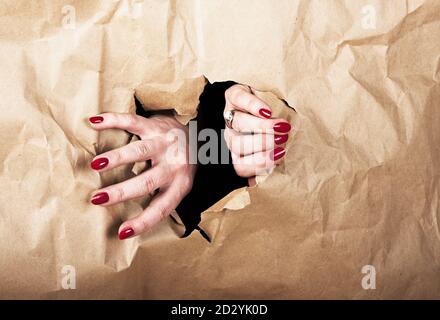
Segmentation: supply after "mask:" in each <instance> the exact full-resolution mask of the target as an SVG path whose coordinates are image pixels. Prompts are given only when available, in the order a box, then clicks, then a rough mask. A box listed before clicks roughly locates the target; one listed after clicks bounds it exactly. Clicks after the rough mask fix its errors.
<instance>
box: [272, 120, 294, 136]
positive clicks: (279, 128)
mask: <svg viewBox="0 0 440 320" xmlns="http://www.w3.org/2000/svg"><path fill="white" fill-rule="evenodd" d="M291 128H292V127H291V126H290V124H289V123H288V122H278V123H276V124H275V125H274V126H273V130H274V131H276V132H280V133H287V132H289V131H290V129H291Z"/></svg>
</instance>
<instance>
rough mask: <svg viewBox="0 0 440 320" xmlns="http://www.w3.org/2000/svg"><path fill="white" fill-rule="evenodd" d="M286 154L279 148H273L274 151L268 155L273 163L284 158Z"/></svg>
mask: <svg viewBox="0 0 440 320" xmlns="http://www.w3.org/2000/svg"><path fill="white" fill-rule="evenodd" d="M285 154H286V150H284V148H281V147H277V148H275V150H274V151H273V152H272V153H271V154H270V157H271V159H272V160H273V161H277V160H279V159H281V158H282V157H284V155H285Z"/></svg>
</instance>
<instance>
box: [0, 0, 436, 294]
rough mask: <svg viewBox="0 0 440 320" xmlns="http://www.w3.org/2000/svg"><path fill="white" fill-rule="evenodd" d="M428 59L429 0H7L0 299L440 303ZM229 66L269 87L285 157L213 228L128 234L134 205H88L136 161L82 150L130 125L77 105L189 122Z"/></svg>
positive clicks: (109, 140) (231, 76) (2, 47)
mask: <svg viewBox="0 0 440 320" xmlns="http://www.w3.org/2000/svg"><path fill="white" fill-rule="evenodd" d="M439 65H440V2H439V1H436V0H432V1H430V0H407V1H405V0H388V1H381V0H368V1H367V0H356V1H351V0H350V1H349V0H345V1H343V0H328V1H318V0H296V1H295V0H280V1H269V0H266V1H263V0H261V1H250V0H245V1H238V0H237V1H233V0H227V1H216V0H210V1H201V0H193V1H176V0H175V1H172V0H170V1H165V0H151V1H149V0H145V1H112V0H102V1H92V0H89V1H86V0H84V1H75V0H71V1H67V0H66V1H61V0H56V1H24V0H3V1H2V2H1V3H0V76H1V78H0V97H1V98H0V114H1V127H0V136H1V141H2V143H1V146H0V186H1V187H0V188H1V192H0V239H1V240H0V246H1V248H0V252H1V259H0V298H58V299H59V298H63V299H74V298H98V299H99V298H148V299H160V298H231V299H234V298H268V299H275V298H356V299H358V298H362V299H370V298H440V281H438V279H439V277H440V233H439V170H438V169H439V165H440V163H439V160H440V159H439V157H440V147H439V146H440V126H439V123H440V112H439V107H440V106H439V103H440V87H439V77H440V71H439V70H440V67H439ZM226 80H233V81H236V82H240V83H244V84H247V85H250V86H252V87H253V88H255V89H256V90H257V91H258V92H266V93H267V96H268V97H269V98H268V99H275V98H274V97H276V99H278V100H279V101H278V102H279V103H278V106H279V107H277V106H274V109H275V113H276V114H277V115H283V116H285V117H287V118H288V119H289V120H290V121H291V122H292V123H293V126H294V128H295V129H294V134H293V136H292V137H291V139H289V142H288V145H287V154H286V157H285V161H284V163H283V164H282V165H281V166H279V167H278V168H277V169H276V170H275V171H274V172H273V173H272V174H270V175H269V176H267V177H265V179H262V180H261V181H260V183H259V184H258V185H257V186H256V187H252V188H246V189H243V190H239V191H235V194H232V195H231V196H230V199H226V200H227V201H225V200H223V204H222V205H221V207H218V206H217V208H216V206H215V205H214V206H213V208H212V210H208V211H207V212H205V213H204V214H203V215H202V223H201V227H202V228H203V229H204V230H205V231H206V232H207V233H208V234H209V236H210V237H211V238H212V242H211V243H208V242H207V241H206V240H205V239H203V238H202V237H201V235H200V234H199V233H198V232H194V233H193V234H192V235H191V236H190V237H189V238H185V239H181V238H180V231H179V230H180V229H181V227H182V226H181V225H179V223H176V221H174V220H172V219H168V220H167V221H164V222H163V223H161V224H160V225H159V226H157V227H156V228H155V229H154V230H153V231H152V232H150V233H148V234H145V235H143V236H141V237H137V238H134V239H130V240H127V241H119V240H118V239H117V228H118V226H119V224H120V223H121V221H123V220H125V219H127V218H128V217H130V216H133V215H136V214H139V213H140V212H141V210H142V204H141V203H140V202H135V201H133V202H129V203H125V204H123V205H117V206H113V207H110V208H102V207H95V206H92V205H90V204H89V202H88V200H89V198H90V195H91V194H92V192H93V191H94V190H96V189H98V188H100V187H101V186H102V185H108V184H111V183H114V182H115V181H121V180H124V179H126V178H127V177H129V176H131V175H133V173H132V168H121V169H118V170H113V171H112V172H110V173H106V174H104V175H101V176H100V175H99V174H97V173H96V172H93V171H92V170H90V169H89V162H90V160H91V159H92V158H93V156H94V155H96V154H97V153H101V152H103V151H105V150H109V149H111V148H114V147H117V146H121V145H123V144H126V143H128V142H129V141H130V140H129V139H130V137H129V136H128V135H127V134H125V133H122V132H118V131H107V132H104V133H100V134H99V135H98V133H97V132H95V131H94V130H92V129H91V128H90V126H89V125H88V122H87V118H88V117H90V116H92V115H95V114H97V113H100V112H104V111H115V112H134V96H136V97H137V98H138V99H139V100H140V101H141V102H142V104H143V105H144V106H145V107H146V108H148V109H175V110H176V111H177V113H178V114H179V117H180V118H181V119H182V121H188V120H189V119H191V118H193V117H194V116H195V115H196V112H197V110H196V109H197V103H198V98H199V96H200V94H201V92H202V90H203V87H204V85H205V83H206V81H210V82H216V81H226ZM276 99H275V100H276ZM282 101H285V102H286V103H287V104H288V105H289V106H291V107H292V108H294V109H295V111H296V112H294V111H293V109H291V108H288V107H286V105H285V104H284V103H282ZM268 103H269V101H268ZM235 195H236V196H238V197H242V198H239V200H235V202H234V199H236V198H235ZM228 203H229V206H228V205H227V204H228ZM240 204H241V205H240ZM225 206H226V207H225ZM222 208H223V209H222ZM228 208H229V209H228ZM231 209H234V210H231ZM66 266H71V267H73V268H74V270H75V279H76V282H75V289H65V286H64V285H63V281H64V280H65V277H66V276H67V275H68V273H69V272H68V271H69V270H70V269H69V268H67V269H66ZM364 266H372V267H374V270H375V275H376V282H375V289H374V290H366V289H365V288H364V287H363V279H364V277H365V276H368V274H367V273H363V271H365V269H364ZM369 270H371V269H369ZM70 275H72V274H70Z"/></svg>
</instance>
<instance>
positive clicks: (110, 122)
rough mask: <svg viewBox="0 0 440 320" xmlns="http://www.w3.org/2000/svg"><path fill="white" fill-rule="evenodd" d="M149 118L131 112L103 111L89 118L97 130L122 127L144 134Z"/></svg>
mask: <svg viewBox="0 0 440 320" xmlns="http://www.w3.org/2000/svg"><path fill="white" fill-rule="evenodd" d="M148 121H149V120H148V119H147V118H144V117H141V116H138V115H135V114H130V113H115V112H109V113H102V114H99V115H97V116H94V117H91V118H89V122H90V124H91V126H92V127H93V128H94V129H96V130H105V129H121V130H125V131H128V132H131V133H133V134H135V135H138V136H142V135H143V133H144V131H145V128H146V127H148V125H147V123H148Z"/></svg>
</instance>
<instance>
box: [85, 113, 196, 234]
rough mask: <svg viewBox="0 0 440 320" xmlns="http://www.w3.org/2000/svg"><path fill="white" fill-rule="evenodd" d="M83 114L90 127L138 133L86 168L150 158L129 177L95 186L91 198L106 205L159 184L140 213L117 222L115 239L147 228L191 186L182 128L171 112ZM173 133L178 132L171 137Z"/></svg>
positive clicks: (185, 134)
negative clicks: (146, 115) (143, 168)
mask: <svg viewBox="0 0 440 320" xmlns="http://www.w3.org/2000/svg"><path fill="white" fill-rule="evenodd" d="M89 120H90V123H91V125H92V127H93V128H94V129H96V130H105V129H121V130H126V131H128V132H130V133H133V134H135V135H137V136H139V137H140V138H141V140H139V141H135V142H132V143H130V144H128V145H126V146H123V147H121V148H118V149H114V150H111V151H108V152H105V153H103V154H101V155H99V156H96V157H95V158H94V159H93V161H92V163H91V167H92V169H94V170H96V171H99V172H102V171H107V170H111V169H113V168H116V167H118V166H120V165H124V164H129V163H134V162H144V161H147V160H151V163H152V167H151V168H149V169H148V170H146V171H145V172H143V173H141V174H139V175H137V176H136V177H134V178H131V179H129V180H126V181H124V182H121V183H118V184H115V185H111V186H108V187H105V188H102V189H100V190H97V191H96V192H95V193H94V195H93V196H92V198H91V202H92V203H93V204H95V205H102V206H110V205H113V204H116V203H119V202H123V201H127V200H130V199H134V198H138V197H143V196H146V195H148V194H150V193H151V192H153V191H155V190H157V189H160V190H159V192H158V194H157V195H155V196H154V198H153V199H152V201H151V202H150V204H149V206H148V207H147V208H146V209H145V210H144V212H143V213H142V214H141V215H139V216H137V217H136V218H134V219H131V220H128V221H126V222H124V223H123V224H122V225H121V226H120V227H119V239H121V240H123V239H126V238H128V237H131V236H134V235H138V234H140V233H142V232H144V231H146V230H149V229H151V228H152V227H153V226H154V225H155V224H157V223H158V222H159V221H161V220H162V219H164V218H165V217H167V216H168V215H169V214H170V213H171V211H172V210H174V209H175V208H176V207H177V206H178V205H179V203H180V201H181V200H182V199H183V198H184V197H185V195H186V194H187V193H188V192H189V191H190V190H191V188H192V183H193V180H194V174H195V170H196V165H191V164H189V160H188V159H189V156H188V128H187V127H186V126H183V125H182V124H180V123H179V122H178V121H177V120H176V119H175V118H174V117H172V116H162V115H161V116H154V117H151V118H148V119H147V118H144V117H141V116H137V115H132V114H121V113H104V114H100V115H98V116H95V117H91V118H90V119H89ZM170 137H173V138H174V141H172V139H170ZM176 137H179V139H177V141H176V139H175V138H176ZM182 137H183V139H182ZM182 140H184V141H183V143H182Z"/></svg>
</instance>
